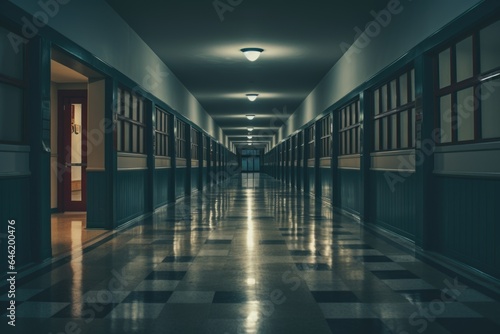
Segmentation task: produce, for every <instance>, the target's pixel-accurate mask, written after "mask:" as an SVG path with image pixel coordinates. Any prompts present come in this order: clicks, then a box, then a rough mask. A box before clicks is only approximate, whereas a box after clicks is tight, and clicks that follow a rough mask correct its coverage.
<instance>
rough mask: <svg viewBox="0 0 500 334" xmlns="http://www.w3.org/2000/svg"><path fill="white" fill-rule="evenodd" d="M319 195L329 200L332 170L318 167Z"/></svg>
mask: <svg viewBox="0 0 500 334" xmlns="http://www.w3.org/2000/svg"><path fill="white" fill-rule="evenodd" d="M319 173H320V174H319V175H320V183H321V197H323V198H324V199H325V200H328V201H330V202H331V200H332V170H331V168H320V169H319Z"/></svg>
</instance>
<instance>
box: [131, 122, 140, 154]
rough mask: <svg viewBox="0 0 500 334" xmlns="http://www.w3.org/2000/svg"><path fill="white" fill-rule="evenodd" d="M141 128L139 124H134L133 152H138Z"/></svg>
mask: <svg viewBox="0 0 500 334" xmlns="http://www.w3.org/2000/svg"><path fill="white" fill-rule="evenodd" d="M138 132H139V128H138V126H137V125H132V152H138V147H137V142H138V141H139V139H138V135H139V134H138Z"/></svg>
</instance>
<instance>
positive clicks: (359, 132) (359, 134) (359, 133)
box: [356, 128, 361, 153]
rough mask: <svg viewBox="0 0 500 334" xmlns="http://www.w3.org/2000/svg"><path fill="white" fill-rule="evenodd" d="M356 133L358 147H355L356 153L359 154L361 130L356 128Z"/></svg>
mask: <svg viewBox="0 0 500 334" xmlns="http://www.w3.org/2000/svg"><path fill="white" fill-rule="evenodd" d="M357 131H358V147H357V151H356V152H357V153H361V129H360V128H357Z"/></svg>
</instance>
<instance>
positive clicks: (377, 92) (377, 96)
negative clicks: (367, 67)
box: [373, 89, 380, 115]
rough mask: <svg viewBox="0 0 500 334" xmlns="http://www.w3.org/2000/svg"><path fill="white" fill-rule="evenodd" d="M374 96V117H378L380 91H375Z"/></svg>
mask: <svg viewBox="0 0 500 334" xmlns="http://www.w3.org/2000/svg"><path fill="white" fill-rule="evenodd" d="M374 94H375V95H374V101H373V103H375V115H378V114H380V91H379V90H378V89H377V90H376V91H375V93H374Z"/></svg>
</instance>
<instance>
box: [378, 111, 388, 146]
mask: <svg viewBox="0 0 500 334" xmlns="http://www.w3.org/2000/svg"><path fill="white" fill-rule="evenodd" d="M388 125H389V120H388V118H387V117H385V118H383V119H382V129H381V130H380V131H382V144H381V145H380V146H381V149H382V150H387V149H389V131H388V130H389V126H388Z"/></svg>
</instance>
